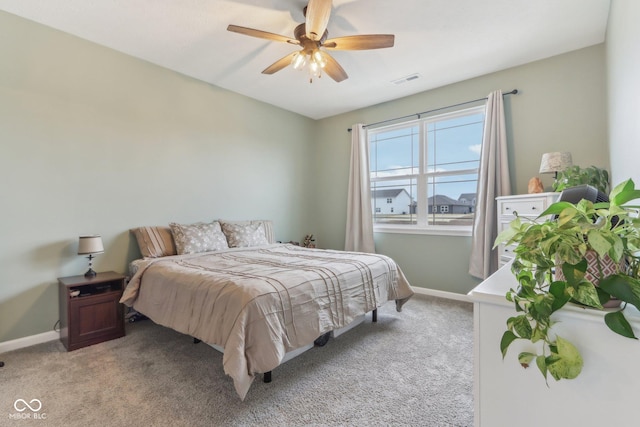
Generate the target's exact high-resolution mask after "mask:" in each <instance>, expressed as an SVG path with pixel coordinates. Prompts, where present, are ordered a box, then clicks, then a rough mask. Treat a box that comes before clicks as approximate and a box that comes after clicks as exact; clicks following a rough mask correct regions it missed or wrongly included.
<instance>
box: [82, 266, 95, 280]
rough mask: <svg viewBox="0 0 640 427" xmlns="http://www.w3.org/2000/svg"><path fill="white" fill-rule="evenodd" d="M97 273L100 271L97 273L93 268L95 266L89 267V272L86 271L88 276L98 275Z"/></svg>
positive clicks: (85, 274) (85, 275)
mask: <svg viewBox="0 0 640 427" xmlns="http://www.w3.org/2000/svg"><path fill="white" fill-rule="evenodd" d="M96 274H98V273H96V272H95V271H94V270H93V268H89V270H87V272H86V273H84V277H86V278H91V277H96Z"/></svg>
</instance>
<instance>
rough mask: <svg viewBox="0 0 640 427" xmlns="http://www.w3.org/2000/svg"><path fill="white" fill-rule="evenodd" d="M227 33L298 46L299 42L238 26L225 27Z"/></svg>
mask: <svg viewBox="0 0 640 427" xmlns="http://www.w3.org/2000/svg"><path fill="white" fill-rule="evenodd" d="M227 31H231V32H234V33H240V34H244V35H246V36H251V37H258V38H259V39H267V40H273V41H277V42H284V43H291V44H300V42H299V41H298V40H296V39H292V38H291V37H285V36H281V35H280V34H274V33H268V32H266V31H261V30H255V29H253V28H247V27H240V26H238V25H229V26H228V27H227Z"/></svg>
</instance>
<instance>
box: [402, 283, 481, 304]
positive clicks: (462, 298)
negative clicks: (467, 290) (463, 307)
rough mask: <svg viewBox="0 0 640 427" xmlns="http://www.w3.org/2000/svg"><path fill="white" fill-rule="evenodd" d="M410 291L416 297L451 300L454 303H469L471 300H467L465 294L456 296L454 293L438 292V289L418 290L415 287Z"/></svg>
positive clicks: (467, 297) (418, 288)
mask: <svg viewBox="0 0 640 427" xmlns="http://www.w3.org/2000/svg"><path fill="white" fill-rule="evenodd" d="M412 289H413V292H415V294H416V295H426V296H431V297H438V298H446V299H452V300H456V301H463V302H471V298H469V296H468V295H466V294H457V293H455V292H447V291H440V290H438V289H429V288H420V287H417V286H413V287H412Z"/></svg>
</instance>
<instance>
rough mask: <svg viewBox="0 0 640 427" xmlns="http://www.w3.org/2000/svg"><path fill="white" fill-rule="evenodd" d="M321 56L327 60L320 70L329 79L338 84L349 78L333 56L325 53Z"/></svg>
mask: <svg viewBox="0 0 640 427" xmlns="http://www.w3.org/2000/svg"><path fill="white" fill-rule="evenodd" d="M322 55H323V56H324V57H325V59H326V60H327V65H325V66H324V68H323V69H322V70H323V71H324V72H325V73H327V75H328V76H329V77H331V78H332V79H333V80H335V81H336V82H338V83H340V82H341V81H343V80H345V79H348V78H349V76H348V75H347V72H346V71H344V69H343V68H342V67H341V66H340V64H338V61H336V60H335V59H334V58H333V56H331V55H329V54H328V53H327V52H322Z"/></svg>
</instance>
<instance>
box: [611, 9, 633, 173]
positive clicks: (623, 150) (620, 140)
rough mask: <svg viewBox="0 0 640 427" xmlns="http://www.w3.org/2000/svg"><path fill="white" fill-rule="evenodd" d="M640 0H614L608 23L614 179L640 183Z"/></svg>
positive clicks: (612, 167)
mask: <svg viewBox="0 0 640 427" xmlns="http://www.w3.org/2000/svg"><path fill="white" fill-rule="evenodd" d="M638 22H640V2H638V1H637V0H613V1H612V2H611V11H610V13H609V24H608V26H607V86H608V94H609V103H608V106H609V109H608V113H609V116H608V117H609V141H610V146H611V153H610V155H611V169H612V180H613V182H614V183H618V182H621V181H624V180H625V179H628V178H632V179H633V180H634V182H635V183H636V185H640V168H639V167H638V159H640V49H638V46H640V26H638Z"/></svg>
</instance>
